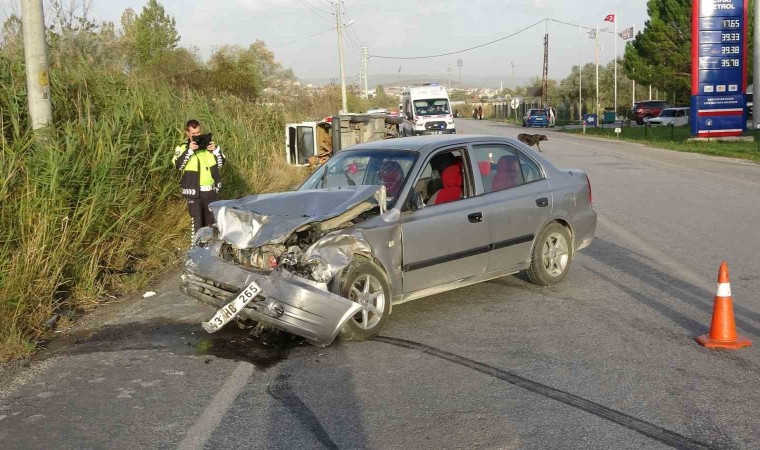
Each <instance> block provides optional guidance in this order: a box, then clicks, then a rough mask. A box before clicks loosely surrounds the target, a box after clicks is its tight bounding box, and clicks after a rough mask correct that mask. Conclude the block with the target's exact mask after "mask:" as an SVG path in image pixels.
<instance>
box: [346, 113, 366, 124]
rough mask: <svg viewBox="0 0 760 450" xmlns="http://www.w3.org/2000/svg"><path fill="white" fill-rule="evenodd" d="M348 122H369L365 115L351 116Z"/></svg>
mask: <svg viewBox="0 0 760 450" xmlns="http://www.w3.org/2000/svg"><path fill="white" fill-rule="evenodd" d="M348 121H349V122H351V123H367V122H369V116H368V115H366V114H361V115H358V116H351V118H350V119H349V120H348Z"/></svg>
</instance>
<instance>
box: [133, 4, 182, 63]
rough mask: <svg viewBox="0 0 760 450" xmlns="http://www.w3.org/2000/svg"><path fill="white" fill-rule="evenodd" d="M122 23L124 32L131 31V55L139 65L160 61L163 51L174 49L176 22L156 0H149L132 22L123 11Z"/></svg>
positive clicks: (177, 37) (175, 45)
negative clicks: (132, 45)
mask: <svg viewBox="0 0 760 450" xmlns="http://www.w3.org/2000/svg"><path fill="white" fill-rule="evenodd" d="M125 22H126V23H125ZM122 25H124V26H125V30H124V31H125V33H133V37H134V48H133V57H134V61H135V62H136V63H137V64H139V65H147V64H151V63H154V62H157V61H160V59H161V56H162V54H163V52H165V51H168V50H172V49H174V48H175V47H177V43H178V42H179V34H178V33H177V23H176V21H175V20H174V18H173V17H171V16H169V15H168V14H166V11H165V10H164V7H163V6H162V5H161V4H160V3H158V0H149V1H148V4H147V5H145V6H144V7H143V9H142V12H141V13H140V14H139V15H138V16H135V17H134V22H133V23H130V17H129V16H128V14H127V11H125V14H124V16H122ZM127 27H129V29H127Z"/></svg>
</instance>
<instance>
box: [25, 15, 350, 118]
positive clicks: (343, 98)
mask: <svg viewBox="0 0 760 450" xmlns="http://www.w3.org/2000/svg"><path fill="white" fill-rule="evenodd" d="M41 1H42V0H40V2H41ZM335 23H336V29H337V30H338V60H339V61H340V95H341V110H340V112H341V114H345V113H347V112H348V103H347V101H346V69H345V66H344V64H343V27H342V26H341V23H340V2H339V1H338V2H335Z"/></svg>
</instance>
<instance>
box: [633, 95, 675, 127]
mask: <svg viewBox="0 0 760 450" xmlns="http://www.w3.org/2000/svg"><path fill="white" fill-rule="evenodd" d="M670 106H671V105H670V104H669V103H668V102H666V101H663V100H646V101H641V102H636V103H634V104H633V108H631V116H632V117H633V120H635V121H636V123H637V124H639V125H642V124H643V123H644V122H646V121H648V120H649V119H653V118H655V117H658V116H659V115H660V113H661V112H662V110H663V109H665V108H670Z"/></svg>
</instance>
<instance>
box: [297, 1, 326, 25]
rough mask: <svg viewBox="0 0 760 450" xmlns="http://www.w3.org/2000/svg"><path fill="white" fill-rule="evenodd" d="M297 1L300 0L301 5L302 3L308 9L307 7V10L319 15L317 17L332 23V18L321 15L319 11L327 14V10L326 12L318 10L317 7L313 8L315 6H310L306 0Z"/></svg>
mask: <svg viewBox="0 0 760 450" xmlns="http://www.w3.org/2000/svg"><path fill="white" fill-rule="evenodd" d="M298 1H299V2H300V3H301V4H302V5H304V6H305V7H306V8H308V9H309V11H311V12H313V13H314V15H315V16H317V17H319V18H320V19H322V20H325V21H327V22H330V23H332V19H328V18H327V17H325V16H323V15H322V14H320V11H321V12H322V13H324V14H329V13H328V12H326V11H322V10H319V9H317V8H315V7H314V6H312V5H311V4H309V3H307V2H306V0H298Z"/></svg>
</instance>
